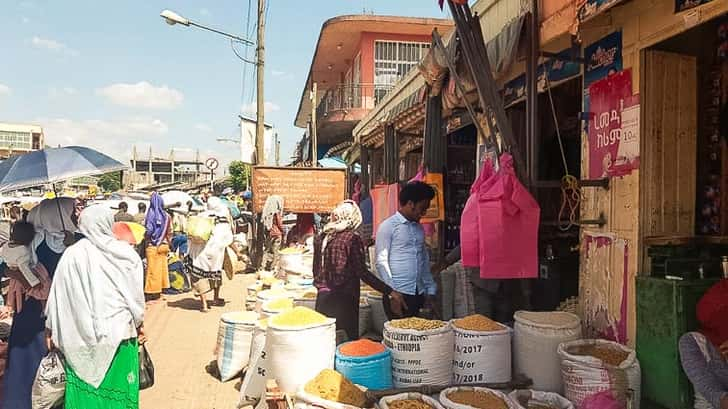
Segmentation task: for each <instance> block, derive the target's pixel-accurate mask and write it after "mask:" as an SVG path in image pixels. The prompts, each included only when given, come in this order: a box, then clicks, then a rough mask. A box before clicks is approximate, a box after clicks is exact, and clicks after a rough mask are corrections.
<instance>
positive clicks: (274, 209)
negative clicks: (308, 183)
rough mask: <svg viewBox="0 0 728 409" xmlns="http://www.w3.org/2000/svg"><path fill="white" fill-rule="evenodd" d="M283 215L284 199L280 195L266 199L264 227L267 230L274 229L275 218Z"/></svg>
mask: <svg viewBox="0 0 728 409" xmlns="http://www.w3.org/2000/svg"><path fill="white" fill-rule="evenodd" d="M281 213H283V197H281V196H278V195H271V196H268V198H267V199H265V205H263V215H262V219H263V226H265V229H266V230H270V229H271V228H272V227H273V216H275V215H276V214H278V215H280V214H281Z"/></svg>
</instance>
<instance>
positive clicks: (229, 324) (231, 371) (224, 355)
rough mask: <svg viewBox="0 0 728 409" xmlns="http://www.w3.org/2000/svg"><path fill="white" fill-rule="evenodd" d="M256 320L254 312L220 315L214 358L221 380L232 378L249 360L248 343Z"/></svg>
mask: <svg viewBox="0 0 728 409" xmlns="http://www.w3.org/2000/svg"><path fill="white" fill-rule="evenodd" d="M257 320H258V314H256V313H254V312H250V311H248V312H228V313H225V314H223V315H222V317H220V327H219V329H218V331H217V346H216V348H215V359H216V360H217V369H218V371H219V372H220V380H221V381H223V382H226V381H229V380H231V379H233V378H234V377H235V376H236V375H237V374H239V373H240V371H242V370H243V369H245V367H246V366H248V363H249V362H250V345H251V342H252V340H253V330H254V329H255V323H256V321H257Z"/></svg>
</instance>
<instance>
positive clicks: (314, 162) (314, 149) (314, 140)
mask: <svg viewBox="0 0 728 409" xmlns="http://www.w3.org/2000/svg"><path fill="white" fill-rule="evenodd" d="M317 92H318V86H317V85H316V83H315V82H314V83H313V87H312V89H311V167H314V168H315V167H317V166H318V135H317V134H318V132H317V130H316V127H317V125H316V111H317V110H316V108H317V106H316V102H317V101H318V98H317V97H316V93H317Z"/></svg>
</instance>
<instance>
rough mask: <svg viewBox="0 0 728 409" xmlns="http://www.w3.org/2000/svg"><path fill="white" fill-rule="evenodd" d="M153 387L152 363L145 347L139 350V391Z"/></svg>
mask: <svg viewBox="0 0 728 409" xmlns="http://www.w3.org/2000/svg"><path fill="white" fill-rule="evenodd" d="M153 385H154V363H153V362H152V357H150V356H149V351H147V346H146V345H142V346H141V347H140V348H139V390H144V389H147V388H151V387H152V386H153Z"/></svg>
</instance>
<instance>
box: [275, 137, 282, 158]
mask: <svg viewBox="0 0 728 409" xmlns="http://www.w3.org/2000/svg"><path fill="white" fill-rule="evenodd" d="M275 147H276V166H280V162H281V141H279V140H278V132H276V145H275Z"/></svg>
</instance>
